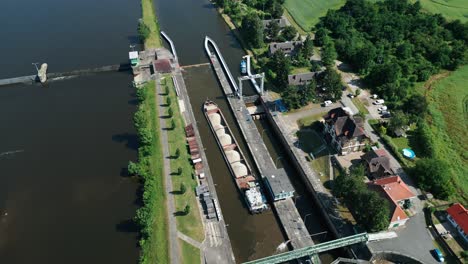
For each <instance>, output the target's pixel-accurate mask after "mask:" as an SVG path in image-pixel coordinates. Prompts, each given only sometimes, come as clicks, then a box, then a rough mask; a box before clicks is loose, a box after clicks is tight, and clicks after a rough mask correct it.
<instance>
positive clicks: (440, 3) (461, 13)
mask: <svg viewBox="0 0 468 264" xmlns="http://www.w3.org/2000/svg"><path fill="white" fill-rule="evenodd" d="M420 2H421V5H422V7H423V8H424V9H425V10H427V11H428V12H431V13H440V14H442V15H443V16H444V17H446V18H447V19H460V21H462V22H466V21H468V1H466V0H420Z"/></svg>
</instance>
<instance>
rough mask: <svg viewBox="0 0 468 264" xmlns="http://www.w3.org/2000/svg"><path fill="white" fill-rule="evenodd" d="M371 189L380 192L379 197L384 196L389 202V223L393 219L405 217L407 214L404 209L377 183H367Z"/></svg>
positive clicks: (397, 219) (398, 219)
mask: <svg viewBox="0 0 468 264" xmlns="http://www.w3.org/2000/svg"><path fill="white" fill-rule="evenodd" d="M368 186H369V188H370V189H371V190H374V191H376V192H377V193H379V194H380V196H381V197H383V198H385V199H386V200H387V201H388V202H389V206H390V223H392V222H395V221H400V220H404V219H407V218H408V216H407V215H406V213H405V211H403V209H401V208H400V206H398V204H397V202H396V201H395V200H393V199H391V197H390V196H389V195H388V193H387V192H386V191H385V190H384V189H383V188H381V187H380V186H378V185H373V184H369V185H368Z"/></svg>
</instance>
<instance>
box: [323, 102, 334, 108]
mask: <svg viewBox="0 0 468 264" xmlns="http://www.w3.org/2000/svg"><path fill="white" fill-rule="evenodd" d="M331 104H332V101H330V100H327V101H325V102H323V106H325V107H327V106H330V105H331Z"/></svg>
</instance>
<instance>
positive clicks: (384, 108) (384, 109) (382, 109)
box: [377, 105, 387, 112]
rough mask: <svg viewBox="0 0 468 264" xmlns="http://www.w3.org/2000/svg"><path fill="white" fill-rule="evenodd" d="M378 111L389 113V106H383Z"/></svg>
mask: <svg viewBox="0 0 468 264" xmlns="http://www.w3.org/2000/svg"><path fill="white" fill-rule="evenodd" d="M377 110H379V112H383V111H387V106H385V105H382V106H381V107H379V108H378V109H377Z"/></svg>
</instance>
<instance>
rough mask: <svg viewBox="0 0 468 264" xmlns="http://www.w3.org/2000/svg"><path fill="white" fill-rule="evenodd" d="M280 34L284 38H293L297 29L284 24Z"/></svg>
mask: <svg viewBox="0 0 468 264" xmlns="http://www.w3.org/2000/svg"><path fill="white" fill-rule="evenodd" d="M281 35H282V36H283V37H284V39H286V40H293V39H295V38H296V35H297V30H296V28H294V27H293V26H286V27H284V28H283V30H282V31H281Z"/></svg>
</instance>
